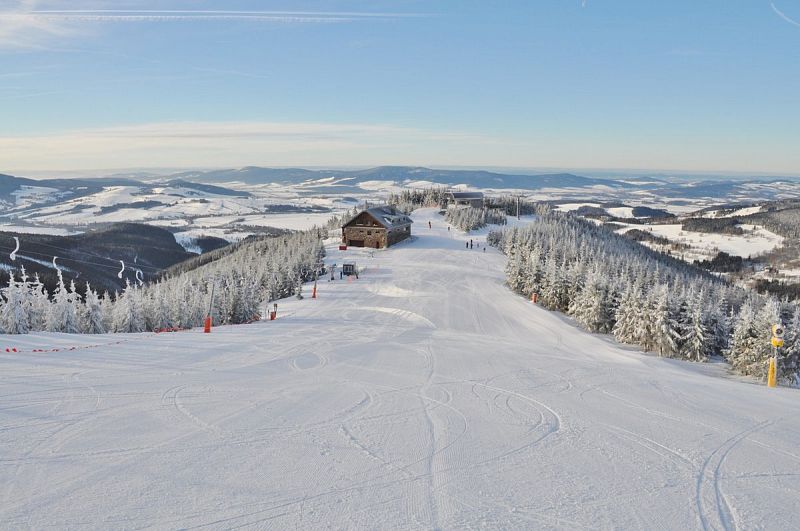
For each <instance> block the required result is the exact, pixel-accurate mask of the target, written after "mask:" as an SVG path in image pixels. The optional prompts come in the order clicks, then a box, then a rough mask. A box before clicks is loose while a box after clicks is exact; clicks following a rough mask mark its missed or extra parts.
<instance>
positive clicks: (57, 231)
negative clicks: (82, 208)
mask: <svg viewBox="0 0 800 531" xmlns="http://www.w3.org/2000/svg"><path fill="white" fill-rule="evenodd" d="M0 232H13V233H16V234H52V235H54V236H72V235H74V234H80V232H79V231H74V230H67V229H63V228H57V227H33V226H30V225H3V224H0Z"/></svg>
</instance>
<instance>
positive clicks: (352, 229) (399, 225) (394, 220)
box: [342, 206, 413, 249]
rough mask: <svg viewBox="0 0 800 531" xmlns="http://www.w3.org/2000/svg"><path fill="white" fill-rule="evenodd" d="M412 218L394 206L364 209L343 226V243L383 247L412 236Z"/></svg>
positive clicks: (374, 247)
mask: <svg viewBox="0 0 800 531" xmlns="http://www.w3.org/2000/svg"><path fill="white" fill-rule="evenodd" d="M411 223H413V222H412V221H411V218H410V217H408V216H406V215H405V214H403V213H402V212H400V211H398V210H397V209H396V208H395V207H393V206H381V207H374V208H368V209H366V210H362V211H361V212H360V213H359V214H358V215H357V216H356V217H354V218H353V219H352V220H350V221H349V222H348V223H345V225H344V226H343V227H342V243H343V244H345V245H349V246H351V247H371V248H373V249H382V248H384V247H389V246H391V245H394V244H396V243H397V242H401V241H403V240H405V239H406V238H408V237H409V236H411Z"/></svg>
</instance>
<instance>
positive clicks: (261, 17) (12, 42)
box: [0, 0, 426, 48]
mask: <svg viewBox="0 0 800 531" xmlns="http://www.w3.org/2000/svg"><path fill="white" fill-rule="evenodd" d="M39 6H40V1H39V0H19V1H18V3H17V5H16V7H15V8H12V9H6V10H0V47H6V48H8V47H36V46H37V45H38V44H39V43H40V42H41V41H43V40H49V39H53V38H58V37H61V38H63V37H67V36H70V35H74V34H78V33H80V27H81V26H82V25H85V24H90V23H112V22H117V23H136V22H191V21H195V22H197V21H206V22H214V21H216V22H226V21H240V22H241V21H244V22H253V23H281V24H331V23H344V22H357V21H367V20H373V21H377V20H391V19H400V18H418V17H424V16H426V15H424V14H421V13H380V12H359V11H343V12H337V11H272V10H270V11H245V10H210V9H203V10H168V9H127V10H126V9H41V8H39Z"/></svg>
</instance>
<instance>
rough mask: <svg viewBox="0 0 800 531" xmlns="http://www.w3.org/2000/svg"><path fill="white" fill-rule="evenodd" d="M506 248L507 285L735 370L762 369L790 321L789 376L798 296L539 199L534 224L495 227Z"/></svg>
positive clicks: (601, 328) (649, 342) (790, 376)
mask: <svg viewBox="0 0 800 531" xmlns="http://www.w3.org/2000/svg"><path fill="white" fill-rule="evenodd" d="M489 241H490V243H492V244H493V245H495V246H497V247H499V248H500V249H501V250H502V251H503V252H504V253H505V254H506V255H507V256H508V264H507V269H506V275H507V282H508V285H509V287H510V288H511V289H512V290H514V291H515V292H517V293H520V294H522V295H524V296H525V297H532V296H533V295H535V296H536V297H537V299H538V301H539V302H540V303H541V304H542V305H543V306H545V307H546V308H549V309H551V310H557V311H561V312H565V313H567V314H569V315H571V316H573V317H574V318H575V319H576V320H577V321H578V322H579V323H580V324H581V325H583V326H584V327H586V329H587V330H589V331H591V332H601V333H611V334H613V335H614V337H615V338H616V339H617V340H619V341H621V342H623V343H630V344H634V345H639V346H641V347H642V348H643V349H645V350H648V351H654V352H657V353H658V354H659V355H661V356H666V357H676V358H683V359H689V360H694V361H703V360H705V359H707V358H708V357H710V356H713V355H723V356H724V357H725V358H726V359H727V360H728V361H729V362H730V364H731V366H732V367H733V369H734V370H735V371H737V372H739V373H741V374H747V375H753V376H756V377H763V376H764V375H765V374H766V370H767V360H768V358H769V356H770V355H771V347H770V343H769V339H770V337H771V332H770V327H771V325H772V324H774V323H777V322H778V321H780V320H783V322H785V323H787V324H788V325H789V326H788V327H787V329H788V337H787V341H786V347H785V348H784V349H782V353H781V357H780V364H781V374H782V375H783V376H784V378H785V379H786V380H789V381H792V382H794V381H795V380H796V379H797V375H798V361H800V360H799V358H800V313H798V308H797V305H796V304H789V303H785V302H780V301H778V300H777V299H775V298H773V297H767V296H760V295H757V294H755V293H752V292H749V291H746V290H743V289H740V288H736V287H733V286H731V285H729V284H728V283H726V282H724V281H721V280H719V279H717V278H716V277H714V276H711V275H709V274H707V273H705V272H703V271H701V270H700V269H698V268H695V267H693V266H690V265H687V264H685V263H683V262H680V261H678V260H675V259H673V258H670V257H668V256H666V255H663V254H660V253H657V252H655V251H652V250H650V249H648V248H646V247H644V246H642V245H639V244H638V243H636V242H633V241H631V240H629V239H626V238H624V237H622V236H619V235H617V234H614V233H613V232H611V231H608V230H606V229H604V228H602V227H598V226H596V225H595V224H593V223H590V222H588V221H585V220H582V219H580V218H578V217H575V216H572V215H568V214H561V213H557V212H550V211H549V210H548V209H543V210H542V212H541V214H540V215H539V216H538V217H537V218H536V220H535V221H533V222H532V223H531V224H529V225H526V226H524V227H521V228H508V229H505V230H502V231H497V232H493V233H491V234H490V237H489Z"/></svg>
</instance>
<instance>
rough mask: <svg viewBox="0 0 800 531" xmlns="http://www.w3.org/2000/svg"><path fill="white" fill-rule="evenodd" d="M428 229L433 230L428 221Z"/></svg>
mask: <svg viewBox="0 0 800 531" xmlns="http://www.w3.org/2000/svg"><path fill="white" fill-rule="evenodd" d="M428 228H429V229H432V228H433V226H432V225H431V222H430V221H429V222H428Z"/></svg>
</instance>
